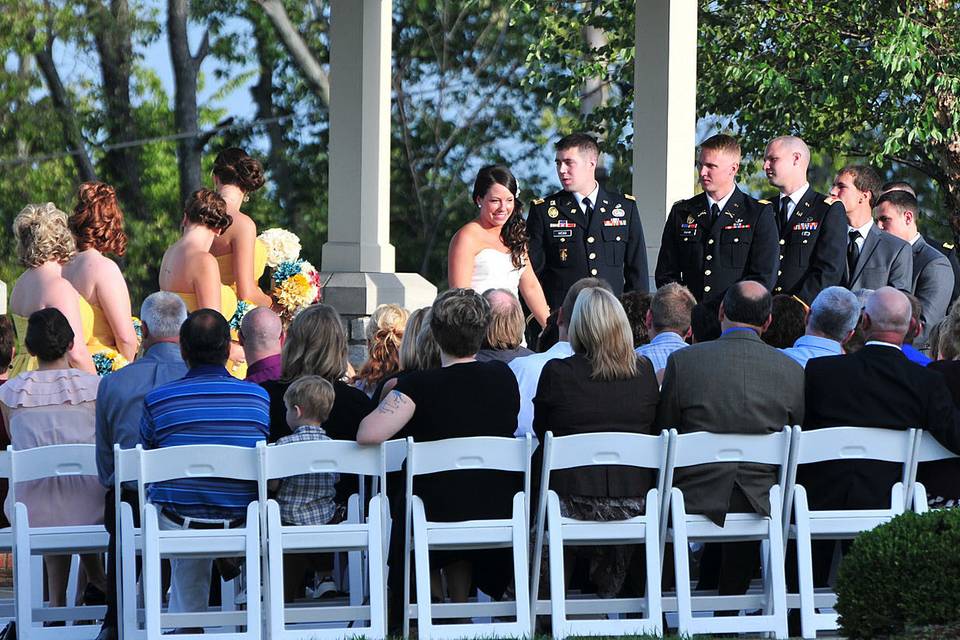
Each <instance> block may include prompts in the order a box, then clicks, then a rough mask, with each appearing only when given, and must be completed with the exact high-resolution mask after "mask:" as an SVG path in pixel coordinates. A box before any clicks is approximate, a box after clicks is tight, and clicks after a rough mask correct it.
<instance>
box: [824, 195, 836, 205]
mask: <svg viewBox="0 0 960 640" xmlns="http://www.w3.org/2000/svg"><path fill="white" fill-rule="evenodd" d="M823 201H824V202H826V203H827V204H833V203H834V202H836V201H837V199H836V198H834V197H833V196H827V197H826V198H824V199H823Z"/></svg>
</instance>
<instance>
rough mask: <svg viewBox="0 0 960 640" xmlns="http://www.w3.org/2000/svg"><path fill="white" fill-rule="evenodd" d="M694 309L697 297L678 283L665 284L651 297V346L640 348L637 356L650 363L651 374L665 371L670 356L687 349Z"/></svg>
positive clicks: (649, 317) (648, 312) (648, 321)
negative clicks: (651, 366)
mask: <svg viewBox="0 0 960 640" xmlns="http://www.w3.org/2000/svg"><path fill="white" fill-rule="evenodd" d="M695 306H697V300H696V298H694V297H693V294H692V293H690V290H689V289H687V288H686V287H685V286H683V285H682V284H680V283H679V282H668V283H667V284H665V285H663V286H662V287H660V288H659V289H657V292H656V293H655V294H653V298H652V300H651V302H650V309H649V310H648V311H647V318H646V324H647V331H648V332H649V335H650V338H651V340H650V344H646V345H643V346H641V347H639V348H638V349H637V354H638V355H641V356H643V357H645V358H647V359H648V360H650V362H651V364H653V370H654V371H657V372H660V371H662V370H663V369H665V368H666V366H667V358H668V357H669V356H670V354H671V353H673V352H674V351H676V350H677V349H683V348H684V347H686V346H687V343H686V342H685V340H686V339H687V337H689V336H690V314H691V312H692V311H693V308H694V307H695Z"/></svg>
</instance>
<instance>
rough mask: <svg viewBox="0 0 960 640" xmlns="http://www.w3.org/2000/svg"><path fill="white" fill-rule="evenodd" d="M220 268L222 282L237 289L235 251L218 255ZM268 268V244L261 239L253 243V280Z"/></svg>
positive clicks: (258, 277) (257, 278)
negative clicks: (234, 267)
mask: <svg viewBox="0 0 960 640" xmlns="http://www.w3.org/2000/svg"><path fill="white" fill-rule="evenodd" d="M216 258H217V266H218V267H219V268H220V282H222V283H223V284H225V285H227V286H228V287H233V290H234V292H236V290H237V277H236V275H234V273H233V252H231V253H225V254H223V255H222V256H216ZM266 268H267V245H265V244H263V243H262V242H261V241H260V240H256V241H255V242H254V243H253V280H254V282H256V281H257V280H259V279H260V276H262V275H263V272H264V270H265V269H266Z"/></svg>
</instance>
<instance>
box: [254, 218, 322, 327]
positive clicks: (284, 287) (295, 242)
mask: <svg viewBox="0 0 960 640" xmlns="http://www.w3.org/2000/svg"><path fill="white" fill-rule="evenodd" d="M257 239H258V240H260V241H261V242H262V243H263V244H264V245H265V246H266V248H267V266H269V267H270V268H271V270H272V272H273V273H272V275H271V278H270V279H271V281H272V283H273V288H272V289H271V291H270V296H271V297H272V298H273V300H274V302H275V303H276V306H277V307H279V309H280V317H281V318H282V319H283V321H284V322H285V323H288V324H289V323H290V321H292V320H293V317H294V316H295V315H297V313H299V312H300V310H301V309H304V308H305V307H308V306H310V305H311V304H313V303H315V302H319V301H320V294H321V289H322V287H321V284H320V272H319V271H317V269H316V267H314V266H313V265H312V264H310V263H309V262H308V261H306V260H303V259H301V258H300V249H301V246H300V238H298V237H297V236H296V234H293V233H290V232H289V231H287V230H286V229H267V230H266V231H264V232H263V233H261V234H260V236H259V237H258V238H257Z"/></svg>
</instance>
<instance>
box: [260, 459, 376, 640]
mask: <svg viewBox="0 0 960 640" xmlns="http://www.w3.org/2000/svg"><path fill="white" fill-rule="evenodd" d="M383 455H384V453H383V450H382V449H381V448H380V447H363V446H360V445H358V444H357V443H355V442H341V441H335V440H326V441H322V442H300V443H293V444H286V445H281V446H270V447H260V457H261V460H260V468H261V478H260V483H261V486H265V484H266V483H267V482H268V481H269V480H272V479H279V478H287V477H289V476H295V475H301V474H307V473H340V474H354V475H361V476H374V477H379V478H381V486H385V485H383V484H382V483H383V479H384V478H385V475H386V474H385V471H384V466H385V465H384V460H383ZM364 507H365V505H360V511H361V513H362V511H363V510H364ZM385 512H387V505H386V496H385V495H384V494H382V493H381V494H380V495H376V496H374V497H373V498H372V499H371V500H370V503H369V517H368V518H366V519H362V518H361V519H360V521H357V522H351V521H346V522H341V523H339V524H323V525H314V526H288V525H283V524H282V523H281V522H280V507H279V505H278V504H277V502H276V500H269V501H267V525H266V530H265V536H266V540H267V549H268V552H267V567H268V570H267V579H266V591H267V593H268V594H269V596H268V597H267V598H266V602H267V629H268V631H267V634H268V637H270V638H272V639H274V640H282V639H288V640H293V639H297V640H301V639H302V640H307V639H308V638H317V639H318V640H319V639H327V640H329V639H333V638H353V637H356V636H366V637H367V638H384V637H385V636H386V581H385V577H384V571H383V569H384V566H385V560H384V555H383V554H384V550H385V546H384V542H383V522H384V514H385ZM344 550H346V551H351V552H355V553H351V560H350V562H351V576H353V575H354V572H353V566H352V565H353V564H354V563H356V564H357V565H360V564H361V553H360V552H363V554H364V555H366V558H367V562H366V565H367V566H368V567H369V575H370V580H369V594H370V597H369V602H368V603H367V604H365V605H364V604H362V603H360V604H354V603H353V602H351V604H350V606H323V607H293V608H290V607H286V606H285V604H284V599H283V554H284V552H298V553H300V552H311V553H314V552H322V551H344ZM352 580H358V581H359V582H360V583H362V579H358V578H352ZM352 580H351V582H352ZM354 587H355V585H353V584H351V589H353V588H354ZM330 622H339V623H340V624H339V625H338V626H337V628H319V627H318V624H325V623H330ZM361 622H366V623H367V624H358V623H361ZM288 624H289V625H291V626H290V627H288ZM294 624H296V626H292V625H294Z"/></svg>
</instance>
